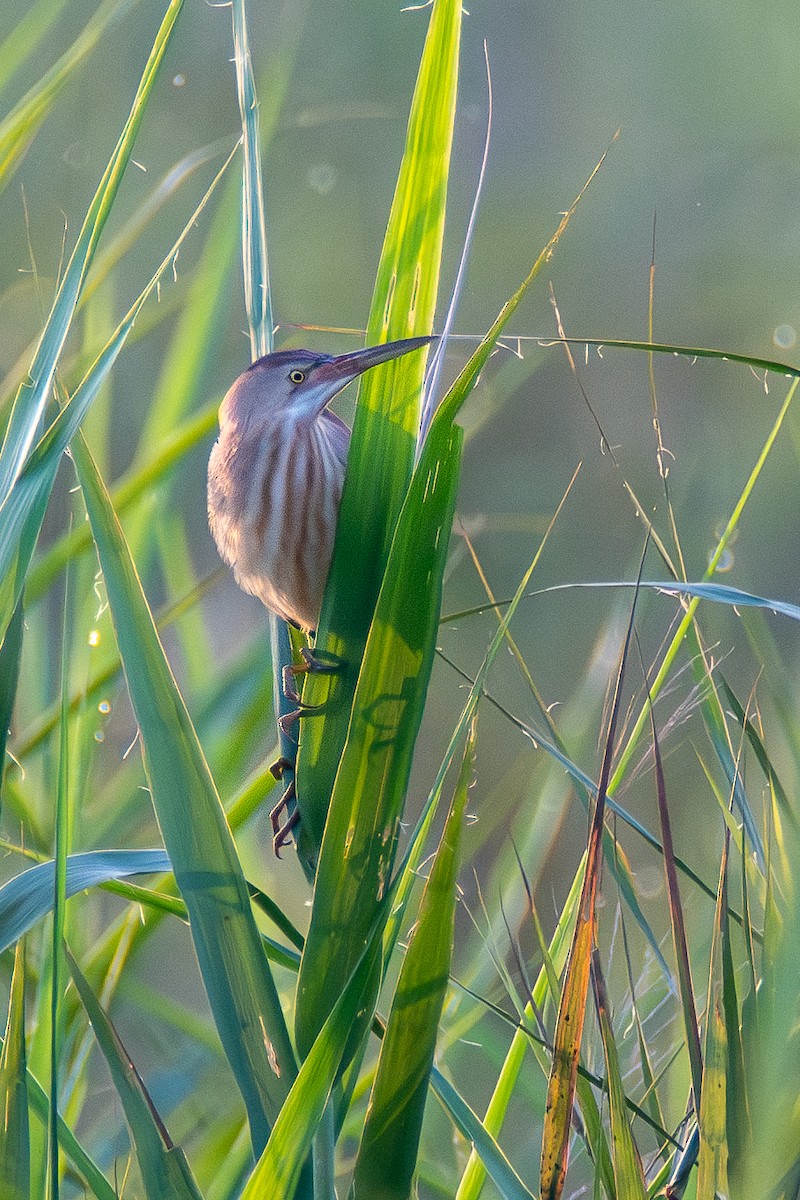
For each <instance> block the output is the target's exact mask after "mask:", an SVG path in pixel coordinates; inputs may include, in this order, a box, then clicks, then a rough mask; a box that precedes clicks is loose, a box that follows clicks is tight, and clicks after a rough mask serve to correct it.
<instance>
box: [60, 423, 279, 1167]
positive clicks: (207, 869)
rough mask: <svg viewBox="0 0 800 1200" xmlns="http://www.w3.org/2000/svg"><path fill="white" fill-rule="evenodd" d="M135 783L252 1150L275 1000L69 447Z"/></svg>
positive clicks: (263, 1124)
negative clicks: (143, 780) (135, 728)
mask: <svg viewBox="0 0 800 1200" xmlns="http://www.w3.org/2000/svg"><path fill="white" fill-rule="evenodd" d="M73 457H74V460H75V464H76V469H77V471H78V475H79V479H80V482H81V486H82V488H83V493H84V498H85V501H86V507H87V510H88V513H89V519H90V521H91V524H92V530H93V533H94V538H95V542H96V544H97V550H98V556H99V559H100V565H101V568H102V571H103V576H104V579H105V586H106V590H107V594H108V600H109V605H110V608H111V614H112V618H113V621H114V628H115V631H116V636H117V643H118V646H119V650H120V655H121V657H122V662H123V666H124V669H125V675H126V679H127V682H128V690H129V693H130V697H131V702H132V704H133V708H134V712H135V713H136V718H137V721H138V724H139V729H140V732H141V738H142V748H143V753H144V762H145V771H146V773H147V778H148V782H149V785H150V789H151V795H152V799H153V806H154V808H155V811H156V815H157V817H158V821H159V825H160V827H161V832H162V835H163V837H164V842H165V845H166V849H167V852H168V854H169V857H170V860H171V862H172V868H173V871H174V873H175V879H176V881H177V883H178V887H179V888H180V890H181V894H182V895H183V898H184V900H185V902H186V907H187V909H188V911H189V917H190V923H191V929H192V936H193V939H194V944H195V949H196V952H197V957H198V960H199V963H200V970H201V974H202V977H203V983H204V985H205V988H206V991H207V993H208V997H209V1001H210V1004H211V1010H212V1013H213V1015H214V1020H215V1022H216V1024H217V1029H218V1030H219V1034H220V1038H221V1040H222V1044H223V1047H224V1049H225V1053H226V1055H227V1056H228V1060H229V1062H230V1063H231V1067H232V1069H233V1073H234V1076H235V1078H236V1081H237V1084H238V1085H239V1088H240V1090H241V1092H242V1095H243V1097H244V1100H245V1104H246V1105H247V1110H248V1116H249V1119H250V1126H251V1135H252V1137H253V1142H254V1144H255V1146H256V1147H257V1148H259V1149H260V1148H261V1147H262V1146H263V1145H264V1143H265V1142H266V1140H267V1136H268V1132H269V1127H270V1125H271V1123H272V1121H273V1120H274V1119H275V1116H276V1115H277V1113H278V1111H279V1110H280V1108H281V1105H282V1103H283V1101H284V1099H285V1098H286V1095H287V1093H288V1091H289V1088H290V1087H291V1083H292V1080H293V1079H294V1076H295V1073H296V1067H295V1060H294V1053H293V1051H292V1047H291V1043H290V1041H289V1037H288V1033H287V1030H286V1026H285V1023H284V1018H283V1012H282V1009H281V1004H280V1000H279V998H278V993H277V990H276V988H275V983H274V981H273V978H272V975H271V973H270V970H269V966H268V963H267V960H266V958H265V956H264V951H263V948H262V946H261V943H260V939H259V934H258V930H257V928H256V924H255V921H254V919H253V913H252V911H251V907H250V900H249V896H248V893H247V885H246V883H245V880H244V877H243V875H242V871H241V866H240V864H239V859H238V857H237V854H236V847H235V845H234V842H233V838H232V836H231V832H230V828H229V826H228V824H227V822H226V820H225V814H224V812H223V809H222V805H221V803H220V800H219V796H218V794H217V790H216V788H215V786H214V781H213V779H212V778H211V774H210V772H209V769H208V765H207V763H206V760H205V757H204V755H203V751H202V749H201V747H200V744H199V742H198V740H197V735H196V733H195V730H194V727H193V725H192V722H191V719H190V717H189V714H188V712H187V710H186V706H185V704H184V702H183V698H182V696H181V694H180V692H179V690H178V686H177V684H176V682H175V679H174V677H173V675H172V672H171V670H170V667H169V663H168V662H167V659H166V657H165V655H164V650H163V648H162V646H161V643H160V641H159V638H158V633H157V631H156V628H155V624H154V622H153V618H152V615H151V613H150V609H149V607H148V604H147V600H146V599H145V596H144V592H143V590H142V585H141V583H140V581H139V578H138V576H137V574H136V568H135V566H134V564H133V561H132V560H131V557H130V553H129V551H128V547H127V544H126V542H125V538H124V534H123V532H122V529H121V527H120V525H119V522H118V520H117V517H116V514H115V513H114V511H113V508H112V507H111V503H110V501H109V498H108V493H107V491H106V489H105V486H104V484H103V482H102V480H101V479H100V478H99V476H98V474H97V471H96V468H95V465H94V462H93V460H92V458H91V455H90V454H89V452H88V450H87V448H86V446H85V444H84V443H83V442H82V440H81V439H79V440H78V441H77V442H76V443H75V444H74V445H73Z"/></svg>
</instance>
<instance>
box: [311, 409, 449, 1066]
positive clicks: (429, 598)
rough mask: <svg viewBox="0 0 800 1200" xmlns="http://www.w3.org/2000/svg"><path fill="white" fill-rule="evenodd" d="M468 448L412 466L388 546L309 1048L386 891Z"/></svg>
mask: <svg viewBox="0 0 800 1200" xmlns="http://www.w3.org/2000/svg"><path fill="white" fill-rule="evenodd" d="M460 448H461V438H460V430H454V431H453V438H452V442H451V443H450V445H449V446H448V451H447V452H445V454H444V455H443V456H442V460H441V461H440V462H438V463H437V470H436V472H435V473H434V472H431V474H429V475H428V474H426V473H424V472H423V473H417V474H415V477H414V481H413V482H412V485H411V489H410V491H409V496H408V500H407V502H406V506H405V507H404V515H405V519H404V520H403V521H401V524H400V526H399V528H398V537H397V539H396V540H395V542H394V544H393V546H392V553H391V555H390V558H389V566H388V569H387V574H386V581H385V583H384V587H383V588H382V590H381V594H380V597H379V600H378V607H377V610H376V614H375V620H374V621H373V624H372V628H371V630H370V636H369V640H368V642H367V649H366V653H365V656H364V665H363V668H362V671H361V675H360V677H359V682H358V687H357V689H356V694H355V699H354V703H353V718H352V722H351V726H350V731H349V734H348V739H347V744H346V747H345V751H344V754H343V756H342V762H341V766H340V768H339V772H338V774H337V777H336V785H335V788H334V793H333V796H332V798H331V809H330V815H329V818H328V822H327V825H326V826H325V837H324V840H323V847H322V853H321V855H320V861H319V867H318V870H317V879H316V886H315V893H314V908H313V911H312V917H311V925H310V928H309V932H308V936H307V938H306V945H305V949H304V951H303V959H302V963H301V967H300V975H299V977H298V991H297V1010H296V1024H295V1031H296V1037H297V1041H298V1046H299V1048H300V1049H301V1052H303V1051H306V1050H308V1049H310V1047H311V1044H312V1043H313V1041H314V1039H315V1037H316V1035H317V1033H318V1032H319V1030H320V1029H321V1027H322V1025H323V1023H324V1021H325V1019H326V1016H327V1013H328V1012H329V1011H330V1008H331V1003H332V1000H333V999H335V998H336V997H337V996H338V994H339V991H340V989H341V987H342V986H343V985H344V983H345V981H346V979H347V978H348V977H349V976H350V974H351V973H352V970H353V968H354V964H355V962H356V961H357V959H358V957H359V955H360V953H361V951H362V950H363V946H364V939H365V938H366V936H367V933H368V931H369V929H370V928H371V927H372V925H373V924H374V921H375V916H376V912H377V911H378V909H379V908H380V906H381V904H382V903H383V901H384V900H385V897H386V890H387V887H388V883H389V879H390V877H391V872H392V865H393V862H394V854H395V850H396V845H397V829H398V822H399V818H400V814H401V812H402V806H403V799H404V796H405V789H406V786H407V782H408V776H409V772H410V770H411V758H412V754H413V750H414V741H415V738H416V735H417V730H418V729H419V724H420V721H421V719H422V711H423V707H424V703H425V695H426V691H427V685H428V679H429V677H430V671H431V666H432V662H433V652H434V638H435V635H436V628H437V622H438V612H439V604H440V601H441V586H442V585H441V580H442V574H443V571H444V565H445V559H446V554H447V544H448V538H449V534H450V527H451V524H452V519H453V511H454V507H455V492H456V485H457V482H458V466H459V459H460ZM401 529H402V530H404V531H405V536H401V534H400V531H401Z"/></svg>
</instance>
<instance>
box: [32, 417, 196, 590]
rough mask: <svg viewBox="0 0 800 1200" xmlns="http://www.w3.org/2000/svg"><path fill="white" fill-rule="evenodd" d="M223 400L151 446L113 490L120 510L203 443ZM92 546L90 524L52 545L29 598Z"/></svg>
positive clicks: (34, 577)
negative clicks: (147, 453)
mask: <svg viewBox="0 0 800 1200" xmlns="http://www.w3.org/2000/svg"><path fill="white" fill-rule="evenodd" d="M218 408H219V401H218V400H214V401H213V402H212V403H211V404H209V405H207V406H206V407H205V408H203V409H202V410H201V411H200V412H198V413H197V414H196V415H194V416H192V417H189V418H188V419H187V420H185V421H183V422H181V424H180V425H179V426H178V427H177V428H175V429H173V430H172V431H171V432H170V433H169V434H167V435H166V436H165V438H164V440H163V442H162V443H161V445H158V446H151V447H150V454H149V456H148V458H147V459H146V461H143V462H142V463H141V465H140V466H138V467H132V468H131V469H130V470H129V471H127V472H126V473H125V475H123V476H122V477H121V478H120V479H119V480H117V482H116V483H115V484H114V487H113V488H112V491H111V498H112V500H113V502H114V509H115V511H116V512H117V513H121V512H124V511H125V509H127V508H128V507H130V505H132V504H134V503H135V502H136V501H137V500H139V499H140V498H141V496H142V494H143V493H144V492H146V491H148V490H149V489H150V488H152V487H153V486H154V485H155V484H157V483H158V482H159V481H160V480H162V479H163V478H164V476H165V475H167V474H168V473H169V472H170V471H171V470H173V469H174V468H175V467H176V466H177V465H178V464H179V463H180V462H182V461H183V459H184V457H185V456H186V455H187V454H188V453H189V451H190V450H192V449H193V448H194V447H195V446H197V445H199V443H200V442H202V441H203V440H204V439H205V438H207V437H208V435H209V434H210V433H211V432H212V431H213V430H214V429H215V428H216V425H217V409H218ZM91 547H92V531H91V529H89V528H88V526H86V525H77V526H75V527H74V528H73V529H71V530H70V531H69V533H66V534H63V535H62V537H60V538H59V539H58V540H57V541H56V542H54V543H53V545H52V546H49V547H48V549H47V550H46V551H45V553H44V554H43V555H42V557H41V559H40V560H39V561H38V562H36V563H35V564H34V566H33V567H32V568H31V571H30V573H29V575H28V584H27V591H26V598H27V600H28V602H29V603H31V604H33V603H35V602H36V601H37V600H39V599H40V598H41V597H42V596H43V595H44V593H45V592H46V591H47V590H48V589H49V588H50V587H51V585H52V584H53V581H54V580H55V579H56V577H57V575H58V574H59V572H60V571H62V570H63V569H64V567H65V566H66V564H67V563H68V562H70V561H71V560H72V559H73V558H76V557H77V556H78V555H80V554H85V553H86V552H87V551H88V550H90V549H91Z"/></svg>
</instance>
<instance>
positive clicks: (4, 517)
mask: <svg viewBox="0 0 800 1200" xmlns="http://www.w3.org/2000/svg"><path fill="white" fill-rule="evenodd" d="M229 162H230V158H229V159H228V162H226V163H225V164H224V166H223V167H222V169H221V171H220V172H219V173H218V174H217V176H216V177H215V179H214V180H213V181H212V183H211V185H210V187H209V189H208V190H207V191H206V194H205V195H204V196H203V198H202V200H201V201H200V204H199V205H198V207H197V208H196V209H195V211H194V213H193V214H192V217H191V219H190V220H189V222H188V223H187V224H186V226H185V227H184V229H183V231H182V233H181V234H180V236H179V237H178V239H177V240H176V242H175V243H174V244H173V246H172V247H171V249H170V252H169V254H168V255H167V257H166V258H165V259H164V260H163V261H162V262H161V264H160V266H159V267H158V269H157V270H156V272H155V274H154V275H153V277H152V279H151V280H150V282H149V283H148V284H147V286H146V287H145V289H144V291H142V292H141V293H140V294H139V296H138V297H137V298H136V300H135V301H134V303H133V305H132V306H131V308H130V309H129V311H128V312H127V314H126V315H125V317H124V318H123V320H122V321H121V322H120V324H119V325H118V326H117V329H116V330H115V332H114V335H113V337H112V338H111V340H110V341H109V343H108V344H107V346H106V347H105V348H104V350H103V351H102V353H101V354H100V356H99V357H98V359H97V361H96V362H95V363H94V365H93V366H92V367H91V368H90V370H89V371H88V373H87V374H86V376H85V377H84V379H83V381H82V383H81V384H80V386H79V387H78V388H77V390H76V391H75V392H74V393H73V394H72V396H71V397H70V399H69V401H68V402H67V403H66V404H65V405H64V406H63V408H62V409H61V411H60V412H59V413H58V415H57V416H56V418H55V420H54V421H53V423H52V424H51V425H50V427H49V429H48V430H47V432H46V433H45V434H44V436H43V437H42V438H41V439H40V441H39V442H38V443H37V445H36V447H35V448H34V450H33V451H32V453H31V455H30V457H29V459H28V461H27V462H26V463H25V466H24V468H23V470H22V472H21V474H20V476H19V478H18V479H17V480H16V483H15V484H14V485H13V487H12V489H11V493H10V495H9V496H8V497H7V499H6V501H5V503H4V504H3V505H2V506H0V580H2V586H1V589H0V597H2V600H0V604H2V605H3V607H2V608H0V629H4V628H5V624H6V623H7V621H8V620H10V617H11V613H12V611H13V607H12V606H14V605H16V603H17V600H18V598H19V595H20V594H21V591H22V587H23V584H24V580H25V575H26V572H27V570H28V565H29V562H30V558H31V555H32V554H33V549H34V546H35V544H36V539H37V537H38V535H39V530H40V528H41V525H42V521H43V520H44V514H45V510H46V508H47V503H48V500H49V497H50V493H51V491H52V488H53V484H54V482H55V478H56V474H57V472H58V468H59V465H60V463H61V458H62V455H63V454H64V452H65V450H66V449H67V447H68V445H69V444H70V442H71V441H72V439H73V437H74V436H75V433H76V432H77V430H78V429H79V428H80V424H81V422H82V421H83V419H84V417H85V415H86V413H87V411H88V409H89V407H90V405H91V404H92V402H93V400H94V399H95V397H96V396H97V394H98V392H99V391H100V388H101V387H102V385H103V383H104V382H105V380H106V379H107V377H108V375H109V372H110V371H111V369H112V367H113V366H114V363H115V362H116V361H117V358H118V357H119V354H120V352H121V351H122V348H123V347H124V345H125V342H126V340H127V338H128V336H129V334H130V331H131V329H132V328H133V325H134V322H135V320H136V317H137V316H138V314H139V312H140V311H141V309H142V306H143V305H144V304H145V302H146V301H147V300H148V299H149V298H150V296H151V295H152V294H153V292H154V291H156V289H157V287H158V284H159V281H160V280H161V278H162V277H163V275H164V273H165V272H166V271H167V270H168V269H169V267H170V265H171V263H172V262H174V259H175V255H176V254H177V253H178V251H179V249H180V247H181V245H182V244H183V241H184V240H185V238H186V237H187V236H188V235H189V233H190V231H191V230H192V228H193V227H194V224H195V222H196V220H197V218H198V217H199V215H200V214H201V212H202V210H203V208H204V207H205V205H206V203H207V202H208V200H209V198H210V196H211V194H212V192H213V190H214V188H215V187H216V185H217V183H218V182H219V180H220V178H221V176H222V174H223V172H224V171H225V169H226V168H227V166H228V163H229Z"/></svg>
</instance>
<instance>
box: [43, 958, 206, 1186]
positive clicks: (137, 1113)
mask: <svg viewBox="0 0 800 1200" xmlns="http://www.w3.org/2000/svg"><path fill="white" fill-rule="evenodd" d="M67 961H68V963H69V969H70V973H71V975H72V980H73V982H74V984H75V987H76V988H77V991H78V994H79V996H80V998H81V1002H82V1003H83V1006H84V1008H85V1009H86V1015H87V1016H88V1018H89V1020H90V1021H91V1023H92V1028H93V1030H94V1035H95V1037H96V1038H97V1042H98V1045H99V1046H100V1049H101V1050H102V1052H103V1057H104V1058H105V1060H106V1064H107V1065H108V1069H109V1071H110V1073H111V1079H112V1081H113V1084H114V1087H115V1088H116V1092H117V1095H118V1097H119V1100H120V1104H121V1105H122V1109H123V1111H124V1113H125V1118H126V1120H127V1122H128V1127H129V1128H130V1131H131V1136H132V1138H133V1141H134V1144H135V1146H136V1161H137V1162H138V1164H139V1170H140V1171H141V1173H142V1182H143V1184H144V1190H145V1194H146V1196H147V1200H164V1197H167V1196H169V1197H170V1200H202V1198H201V1196H200V1192H199V1190H198V1187H197V1184H196V1183H195V1180H194V1177H193V1175H192V1172H191V1169H190V1167H189V1164H188V1163H187V1161H186V1157H185V1155H184V1153H183V1151H182V1150H181V1149H180V1147H178V1146H174V1145H173V1144H172V1142H171V1141H170V1140H169V1135H168V1134H167V1131H166V1129H165V1128H164V1126H163V1124H162V1123H161V1120H160V1118H159V1117H158V1114H157V1113H156V1111H155V1108H154V1107H153V1102H152V1100H151V1099H150V1097H149V1096H148V1094H147V1092H146V1090H145V1088H144V1084H143V1083H142V1080H141V1077H140V1075H139V1072H138V1071H137V1070H136V1067H135V1066H134V1064H133V1062H132V1061H131V1059H130V1057H129V1056H128V1053H127V1051H126V1050H125V1047H124V1046H123V1044H122V1042H121V1041H120V1038H119V1035H118V1033H117V1031H116V1029H115V1028H114V1026H113V1025H112V1024H111V1022H110V1021H109V1019H108V1017H107V1016H106V1014H105V1012H104V1011H103V1009H102V1007H101V1005H100V1003H99V1001H98V1000H97V997H96V996H95V994H94V992H93V991H92V989H91V987H90V986H89V982H88V980H87V979H86V977H85V976H84V974H83V972H82V971H81V969H80V967H79V966H78V964H77V962H76V961H75V959H74V958H73V956H72V954H70V953H69V952H67Z"/></svg>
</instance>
